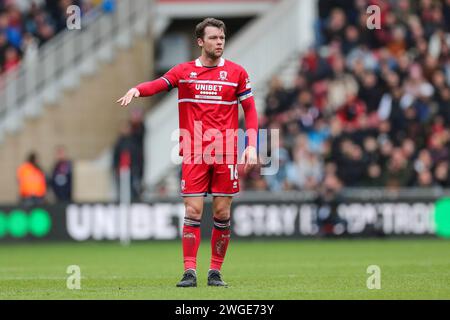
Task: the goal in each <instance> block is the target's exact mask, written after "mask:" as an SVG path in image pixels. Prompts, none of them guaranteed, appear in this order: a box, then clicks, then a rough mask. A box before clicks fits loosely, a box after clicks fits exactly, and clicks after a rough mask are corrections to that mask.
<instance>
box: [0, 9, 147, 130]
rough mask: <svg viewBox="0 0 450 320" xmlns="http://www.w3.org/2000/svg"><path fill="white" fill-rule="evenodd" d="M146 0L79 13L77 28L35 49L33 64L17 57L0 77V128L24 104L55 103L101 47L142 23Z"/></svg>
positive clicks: (124, 38)
mask: <svg viewBox="0 0 450 320" xmlns="http://www.w3.org/2000/svg"><path fill="white" fill-rule="evenodd" d="M150 5H152V1H148V0H120V1H117V3H116V10H115V11H114V12H113V13H104V12H103V11H102V9H101V8H99V7H98V8H95V9H93V10H92V11H90V12H89V13H87V14H86V15H85V16H83V18H82V28H81V30H71V31H70V30H65V31H63V32H60V33H59V34H57V35H56V36H55V37H54V38H53V39H51V40H50V41H49V42H47V43H45V44H44V45H43V46H42V47H41V48H39V52H38V55H37V57H36V60H35V61H34V62H33V63H25V61H22V62H21V63H20V65H19V67H18V68H17V69H16V70H12V71H11V72H8V73H7V74H5V75H3V76H1V77H0V130H1V129H2V126H1V124H2V123H3V124H5V123H6V122H7V120H8V118H9V117H11V116H14V117H16V118H17V117H19V118H21V117H22V116H23V114H24V109H25V106H27V105H30V104H32V105H33V106H34V107H35V108H39V107H41V106H42V105H43V104H44V103H45V102H55V101H54V100H55V97H56V98H57V97H58V96H59V94H60V92H61V90H62V89H64V88H65V87H69V86H70V85H73V83H77V79H79V76H80V75H81V74H83V73H90V72H92V71H93V70H95V67H96V61H97V60H98V59H101V58H102V54H103V51H102V50H100V49H101V48H102V47H104V46H108V47H110V48H112V46H113V45H117V46H120V47H126V46H128V45H130V35H133V34H134V33H136V32H141V31H139V30H138V29H142V26H144V28H146V26H147V25H148V21H149V17H150V10H149V6H150Z"/></svg>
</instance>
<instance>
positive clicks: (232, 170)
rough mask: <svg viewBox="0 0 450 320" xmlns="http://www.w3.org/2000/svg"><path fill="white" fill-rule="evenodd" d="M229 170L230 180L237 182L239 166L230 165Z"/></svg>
mask: <svg viewBox="0 0 450 320" xmlns="http://www.w3.org/2000/svg"><path fill="white" fill-rule="evenodd" d="M228 169H230V180H237V179H238V169H237V164H229V165H228Z"/></svg>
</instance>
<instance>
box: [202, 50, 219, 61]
mask: <svg viewBox="0 0 450 320" xmlns="http://www.w3.org/2000/svg"><path fill="white" fill-rule="evenodd" d="M205 53H206V55H207V56H208V58H210V59H211V60H216V59H219V58H220V57H222V55H223V50H222V51H220V52H216V50H211V51H209V50H205Z"/></svg>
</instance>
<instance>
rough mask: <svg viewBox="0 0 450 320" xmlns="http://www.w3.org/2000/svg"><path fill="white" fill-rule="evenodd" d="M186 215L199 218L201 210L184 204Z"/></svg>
mask: <svg viewBox="0 0 450 320" xmlns="http://www.w3.org/2000/svg"><path fill="white" fill-rule="evenodd" d="M186 217H187V218H190V219H195V220H201V218H202V210H201V209H200V208H196V207H194V206H192V205H186Z"/></svg>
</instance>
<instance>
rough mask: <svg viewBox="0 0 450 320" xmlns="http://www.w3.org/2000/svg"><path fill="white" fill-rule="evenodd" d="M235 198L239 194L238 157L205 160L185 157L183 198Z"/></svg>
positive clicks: (197, 157)
mask: <svg viewBox="0 0 450 320" xmlns="http://www.w3.org/2000/svg"><path fill="white" fill-rule="evenodd" d="M208 193H210V194H211V195H213V196H234V195H236V194H237V193H239V179H238V169H237V156H236V155H229V156H226V155H224V156H223V157H222V158H221V157H220V156H219V157H218V156H216V157H215V159H210V160H209V161H208V160H207V159H203V157H202V155H185V156H183V163H182V166H181V196H182V197H198V196H206V195H207V194H208Z"/></svg>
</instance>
